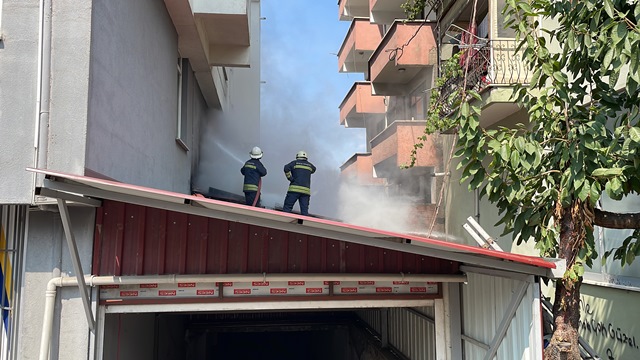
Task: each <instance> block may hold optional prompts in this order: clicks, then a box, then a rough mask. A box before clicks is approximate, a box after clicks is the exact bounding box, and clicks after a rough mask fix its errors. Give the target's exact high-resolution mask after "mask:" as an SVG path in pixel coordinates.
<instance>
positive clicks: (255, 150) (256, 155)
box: [249, 146, 262, 159]
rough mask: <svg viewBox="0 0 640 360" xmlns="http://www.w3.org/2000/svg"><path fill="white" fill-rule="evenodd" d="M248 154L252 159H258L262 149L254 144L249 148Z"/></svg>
mask: <svg viewBox="0 0 640 360" xmlns="http://www.w3.org/2000/svg"><path fill="white" fill-rule="evenodd" d="M249 155H251V158H252V159H260V158H261V157H262V149H260V148H259V147H257V146H256V147H254V148H253V149H251V152H250V153H249Z"/></svg>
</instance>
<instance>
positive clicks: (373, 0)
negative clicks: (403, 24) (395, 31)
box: [369, 0, 407, 24]
mask: <svg viewBox="0 0 640 360" xmlns="http://www.w3.org/2000/svg"><path fill="white" fill-rule="evenodd" d="M405 2H406V0H369V8H370V9H371V22H372V23H376V24H391V23H393V22H394V21H395V20H396V19H406V18H407V15H406V14H405V12H404V10H403V9H402V4H404V3H405Z"/></svg>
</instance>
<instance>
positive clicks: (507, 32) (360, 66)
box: [338, 0, 640, 359]
mask: <svg viewBox="0 0 640 360" xmlns="http://www.w3.org/2000/svg"><path fill="white" fill-rule="evenodd" d="M404 3H405V1H402V0H397V1H396V0H377V1H365V0H342V1H339V4H338V11H339V18H340V19H341V20H344V21H351V22H352V24H351V27H350V29H349V31H348V33H347V34H346V36H345V40H344V42H343V44H342V47H341V55H342V56H340V57H339V71H341V72H361V73H363V74H364V76H365V79H366V81H362V82H356V83H355V84H354V86H353V87H352V89H351V90H350V91H349V93H348V94H347V96H346V97H345V100H344V101H343V102H342V104H341V105H340V122H341V124H343V125H344V126H345V127H363V128H366V131H367V151H368V152H367V153H358V154H355V155H354V156H353V157H352V158H351V159H349V160H348V161H347V162H345V164H344V165H343V167H342V174H343V176H344V177H345V178H348V179H352V180H354V181H357V182H359V183H361V184H368V185H369V187H372V186H378V187H383V188H384V187H389V186H390V185H391V184H395V185H396V186H398V187H400V188H402V190H400V191H399V192H408V193H420V192H421V191H422V188H417V187H415V186H414V185H413V184H412V182H411V181H403V180H402V179H403V178H414V179H421V178H420V176H421V175H420V172H423V173H424V172H425V170H426V174H427V176H429V175H431V177H429V180H430V186H428V187H427V188H428V189H429V190H430V192H429V194H430V201H429V202H431V205H428V206H431V211H430V213H428V214H424V213H420V212H419V211H416V214H419V218H421V219H422V221H420V220H418V221H417V222H418V223H421V229H420V231H426V232H427V233H429V232H431V231H433V230H439V231H441V232H442V233H443V234H442V238H446V239H450V240H452V241H456V242H464V243H468V244H476V242H475V241H474V240H473V238H472V237H471V236H470V235H469V234H468V233H467V232H466V231H465V230H464V228H463V225H464V224H465V223H467V219H468V218H469V217H473V218H474V219H475V220H476V221H478V222H479V223H480V224H481V226H482V227H483V228H484V229H486V230H487V232H488V233H489V234H490V235H491V236H492V237H493V238H494V239H497V242H498V244H499V246H500V247H501V248H502V249H504V250H505V251H510V252H515V253H528V254H537V252H536V250H535V249H533V247H532V245H531V244H524V245H523V246H516V245H515V243H514V242H513V241H512V239H511V236H510V235H509V236H505V237H500V236H499V235H500V234H501V233H502V229H501V228H499V227H495V226H494V224H496V223H497V222H498V221H499V220H500V216H499V214H498V213H497V211H496V209H495V207H494V206H493V205H492V204H490V203H489V202H487V201H486V199H479V198H478V195H477V193H470V192H469V191H468V190H467V184H466V183H465V184H460V178H461V172H460V171H456V170H455V169H456V166H457V164H458V161H456V159H455V158H454V159H452V160H451V162H450V160H449V159H450V158H451V151H452V147H453V146H454V143H453V142H454V141H455V139H454V138H453V137H452V136H451V135H446V134H441V135H440V138H432V137H427V138H426V140H425V141H424V145H423V147H422V148H421V149H419V151H418V154H417V155H418V157H417V163H416V167H415V168H412V169H411V171H414V172H418V173H411V171H407V170H400V169H399V166H400V165H402V164H403V161H402V160H400V159H404V160H405V161H406V159H407V158H408V156H409V154H410V151H411V150H412V149H413V145H414V144H415V143H416V141H417V139H416V138H417V137H418V136H421V135H422V132H421V130H420V128H424V124H423V123H418V121H421V120H423V119H425V118H426V116H425V115H426V111H427V108H428V106H429V103H430V102H431V101H434V102H437V103H438V104H439V105H440V108H441V109H443V111H445V112H446V109H447V105H448V100H447V99H448V95H449V93H448V92H447V91H448V90H449V89H453V88H456V87H461V86H463V84H466V86H467V87H469V88H473V89H475V90H477V91H478V92H479V93H480V95H481V97H482V101H481V103H480V104H478V105H480V106H481V108H482V113H481V118H480V123H481V125H482V126H484V127H486V128H492V127H498V126H505V127H512V126H513V125H515V124H517V123H526V121H527V112H526V110H524V109H521V108H519V107H518V105H517V104H516V103H515V102H514V101H513V100H512V99H511V94H512V89H513V84H515V83H527V81H528V79H529V78H530V76H531V73H530V71H529V70H528V69H527V68H526V66H524V64H523V63H522V61H521V60H520V59H521V57H520V54H519V53H518V52H516V45H517V44H516V41H515V39H514V36H515V35H514V32H513V30H512V29H508V28H505V26H504V24H503V15H502V9H504V7H505V3H506V2H505V1H504V0H484V1H477V2H467V1H456V0H448V1H441V2H436V1H426V7H425V9H424V11H423V13H422V14H421V19H426V20H424V21H403V20H402V19H405V20H406V14H405V13H404V11H403V10H402V7H401V5H403V4H404ZM474 4H476V6H475V7H474ZM472 16H475V19H474V20H475V21H474V22H475V24H476V26H475V27H472V26H471V24H472V23H473V22H472V21H471V19H472ZM542 26H544V27H548V28H551V27H553V26H555V24H554V22H553V21H550V20H548V19H542ZM405 27H406V28H407V29H410V30H407V32H406V33H404V35H402V34H403V33H402V31H401V29H402V28H405ZM425 33H426V34H425ZM465 39H467V41H466V43H465ZM468 39H471V40H472V41H469V40H468ZM469 44H471V45H473V46H471V47H472V48H473V50H472V51H474V55H473V56H471V57H470V58H469V60H467V61H469V62H470V63H469V64H468V65H469V66H468V69H469V74H468V76H467V77H466V79H465V78H463V77H459V78H457V79H456V78H454V79H450V80H449V81H448V82H447V83H446V84H443V85H441V87H440V89H439V90H440V91H439V93H440V97H439V98H438V99H431V98H430V92H431V91H430V89H431V88H432V87H434V86H436V83H435V79H436V78H437V76H438V73H437V72H438V70H437V69H438V66H439V65H440V64H442V62H443V61H445V60H447V59H449V58H450V57H451V56H453V55H454V54H455V53H458V52H460V51H463V50H464V49H467V48H470V46H469ZM382 64H383V65H382ZM387 70H388V71H390V72H388V73H385V71H387ZM622 85H623V84H622ZM400 103H402V104H403V105H405V107H404V108H402V109H404V113H403V112H402V111H400V112H399V111H398V109H399V107H398V104H400ZM411 120H413V121H411ZM407 126H412V127H414V126H415V129H416V130H415V132H412V133H410V134H408V135H403V133H402V132H401V129H403V128H404V127H407ZM389 134H393V135H392V136H393V138H394V139H395V141H397V143H396V144H397V146H395V145H396V144H394V146H392V147H389V146H387V145H386V143H387V142H388V140H387V139H388V138H389ZM389 148H392V149H393V151H391V152H389V151H388V149H389ZM422 151H424V152H425V153H427V154H429V155H426V156H425V155H424V153H421V152H422ZM390 153H393V154H394V156H392V157H389V156H388V154H390ZM396 154H397V155H396ZM421 159H422V163H421ZM428 159H434V161H430V160H428ZM385 165H387V166H385ZM383 169H386V171H385V170H383ZM392 172H395V173H396V175H395V176H394V175H392ZM437 173H446V178H444V179H443V178H442V177H438V176H435V177H434V176H433V175H436V174H437ZM355 174H357V176H356V175H355ZM434 179H435V181H434ZM438 179H443V180H442V181H439V180H438ZM387 193H389V192H388V191H387ZM602 207H603V209H607V208H611V209H620V208H623V209H624V211H626V212H637V211H639V210H640V204H639V203H638V197H637V196H635V197H629V198H626V199H624V200H623V201H622V202H614V201H603V203H602ZM416 208H418V207H416ZM434 214H435V215H434ZM434 217H435V218H436V219H437V221H436V223H439V224H440V225H441V226H440V228H439V229H438V228H435V229H433V230H432V229H431V228H430V227H428V225H427V224H429V223H431V222H432V221H431V219H432V218H434ZM629 234H630V232H629V231H622V230H609V229H596V239H597V240H596V241H597V244H598V246H599V247H600V250H599V252H600V253H603V252H604V251H606V250H608V249H611V248H615V247H617V246H620V244H621V243H622V241H623V239H625V238H626V237H627V236H628V235H629ZM596 263H597V264H596ZM638 269H640V264H638V263H637V262H636V263H634V264H632V265H631V266H628V265H627V266H625V267H623V268H621V267H620V266H619V264H617V263H614V262H613V261H612V260H611V259H609V260H607V262H606V263H604V264H602V265H601V264H600V261H594V267H593V268H592V269H588V270H587V272H586V273H585V277H584V284H583V286H582V288H581V293H582V301H583V309H582V319H581V329H580V331H581V336H583V337H584V338H585V339H586V340H587V341H588V342H589V343H590V344H591V345H592V346H593V347H594V349H595V350H596V352H597V353H598V354H599V355H600V356H601V358H603V359H606V358H609V359H635V358H637V357H638V356H639V355H638V349H640V347H638V346H636V345H635V339H636V338H639V337H640V333H639V332H638V331H640V328H639V327H638V325H637V324H638V321H639V320H640V317H638V316H630V315H629V312H628V311H626V309H623V308H621V307H618V306H617V305H616V304H620V303H623V302H626V303H636V302H637V301H638V299H640V287H639V285H640V282H639V278H638ZM625 339H626V340H625Z"/></svg>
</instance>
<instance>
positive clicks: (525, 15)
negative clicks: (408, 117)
mask: <svg viewBox="0 0 640 360" xmlns="http://www.w3.org/2000/svg"><path fill="white" fill-rule="evenodd" d="M598 3H599V2H598V1H581V2H573V1H548V0H532V1H516V0H509V1H507V5H508V6H507V8H506V9H505V11H504V19H505V22H506V25H507V26H511V27H513V28H514V29H515V30H516V33H517V40H519V41H520V42H519V45H518V49H517V51H519V52H521V53H522V56H523V60H524V61H525V63H526V64H528V66H529V67H530V69H531V71H532V73H533V75H532V77H531V79H530V81H529V84H514V88H515V91H514V97H515V100H516V101H518V102H519V103H520V104H521V105H522V106H523V107H524V108H525V109H526V110H527V112H528V115H529V123H528V124H526V125H524V124H520V125H518V126H516V127H513V128H506V127H499V128H496V129H491V130H487V129H484V128H482V127H481V126H480V114H481V109H480V107H479V104H480V100H481V99H480V95H479V94H478V93H477V92H475V91H473V90H469V89H466V88H460V89H457V91H456V92H454V93H452V94H451V95H449V98H450V99H453V100H454V106H453V111H452V112H450V113H449V114H447V115H446V116H445V117H441V116H440V115H441V114H440V109H439V108H438V106H440V105H439V104H441V101H442V99H439V97H438V93H437V92H436V93H432V103H431V107H430V112H429V115H428V116H427V118H428V120H430V121H429V125H428V126H427V129H426V133H427V134H430V133H432V132H434V131H438V130H448V129H450V128H456V129H457V134H458V142H457V149H458V151H457V152H456V153H455V156H456V157H458V158H460V160H461V161H460V163H459V169H461V170H462V181H467V180H468V181H469V183H468V184H469V188H470V189H476V188H481V189H482V192H481V194H482V195H483V196H486V197H487V198H488V199H489V200H490V201H491V202H493V203H495V204H496V205H497V206H498V209H499V210H500V214H501V216H502V220H501V222H500V223H501V224H504V226H505V234H508V233H513V234H514V235H517V241H518V242H521V241H523V240H529V239H533V240H535V241H536V248H537V249H539V250H540V252H541V254H542V255H544V256H556V255H557V248H558V238H559V234H560V229H559V226H560V222H559V220H560V219H561V218H562V216H563V209H566V208H568V207H569V206H570V205H571V204H573V203H574V202H577V203H578V204H579V206H580V209H581V213H582V215H583V216H582V218H583V223H582V224H581V225H582V228H583V229H584V230H583V231H582V232H581V236H582V237H584V240H583V241H580V243H579V244H578V247H579V253H578V257H577V258H576V259H574V260H575V262H572V264H574V263H575V266H574V267H572V268H571V272H570V273H568V276H571V277H572V278H575V277H577V276H580V275H581V274H582V272H583V271H584V270H583V269H582V266H583V264H586V265H591V263H592V260H593V259H595V258H596V257H597V256H598V253H597V249H596V248H595V244H594V238H593V232H592V231H591V228H592V226H593V225H594V222H596V223H597V222H598V221H597V219H596V215H595V214H596V212H597V210H596V209H595V207H596V205H597V204H598V201H599V199H600V197H601V195H602V193H603V192H606V194H607V195H608V196H609V197H611V198H612V199H616V200H619V199H621V198H622V197H623V196H625V195H628V194H631V193H636V194H638V193H640V152H639V150H638V149H639V148H640V125H639V119H640V115H639V111H638V107H639V105H640V99H639V86H638V84H640V53H639V50H638V49H640V31H639V29H638V19H639V18H640V2H637V1H636V2H630V1H624V0H618V1H612V0H607V1H605V2H604V5H605V6H598ZM541 19H547V20H548V19H555V20H556V21H557V22H558V26H557V27H556V28H553V29H547V28H544V27H541V24H540V21H541ZM553 47H557V48H558V50H559V51H557V52H554V51H550V48H553ZM461 56H465V54H464V53H462V55H461ZM456 63H457V61H455V60H454V61H453V62H452V63H449V66H451V64H456ZM445 69H446V66H445ZM463 71H464V69H462V68H459V69H458V70H451V69H449V70H446V71H443V77H442V78H441V79H439V80H438V81H440V82H441V83H440V84H436V85H437V86H438V85H439V86H441V84H442V82H444V81H446V78H447V77H448V76H452V74H458V75H459V73H460V72H463ZM621 75H622V76H623V77H624V81H622V82H621V83H622V84H623V86H622V87H621V89H619V88H620V86H618V87H616V83H617V82H618V80H619V79H620V76H621ZM436 91H437V90H436ZM474 100H477V101H474ZM485 159H490V161H489V162H486V161H485ZM638 238H639V230H638V229H636V231H635V233H634V235H632V236H631V237H630V238H628V239H627V240H626V241H625V242H624V244H623V245H622V246H621V247H620V248H618V249H614V250H612V251H610V252H608V253H607V254H606V255H609V254H610V253H612V252H613V253H614V257H615V258H616V259H619V260H621V261H622V263H623V264H624V263H629V262H630V261H632V260H633V258H634V257H635V256H636V255H639V254H640V245H639V244H638V241H637V240H638Z"/></svg>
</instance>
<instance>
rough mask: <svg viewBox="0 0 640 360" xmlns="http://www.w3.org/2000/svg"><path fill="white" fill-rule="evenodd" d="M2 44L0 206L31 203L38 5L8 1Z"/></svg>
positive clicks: (24, 0)
mask: <svg viewBox="0 0 640 360" xmlns="http://www.w3.org/2000/svg"><path fill="white" fill-rule="evenodd" d="M2 6H3V8H2V29H1V31H2V35H3V36H4V39H3V41H1V42H0V129H2V131H0V164H2V170H1V171H0V184H2V186H0V203H14V204H15V203H29V202H31V195H30V194H31V188H32V175H31V174H30V173H28V172H26V171H25V170H24V169H25V167H28V166H33V159H34V153H35V151H34V147H33V143H34V140H33V137H34V127H35V120H36V114H37V111H36V69H37V59H38V24H39V22H38V1H37V0H4V1H3V4H2Z"/></svg>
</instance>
